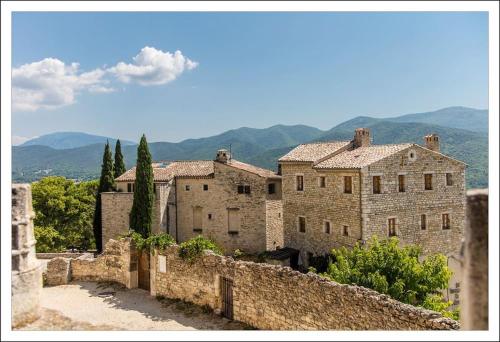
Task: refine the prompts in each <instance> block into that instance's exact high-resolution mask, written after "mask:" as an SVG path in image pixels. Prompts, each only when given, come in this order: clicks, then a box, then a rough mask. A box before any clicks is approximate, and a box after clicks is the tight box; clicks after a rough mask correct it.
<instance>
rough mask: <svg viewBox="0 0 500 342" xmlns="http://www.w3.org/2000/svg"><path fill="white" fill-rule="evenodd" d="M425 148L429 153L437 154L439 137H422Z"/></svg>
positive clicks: (432, 135) (431, 135) (434, 135)
mask: <svg viewBox="0 0 500 342" xmlns="http://www.w3.org/2000/svg"><path fill="white" fill-rule="evenodd" d="M424 141H425V147H426V148H428V149H429V150H431V151H435V152H439V137H438V135H437V134H435V133H433V134H429V135H426V136H425V137H424Z"/></svg>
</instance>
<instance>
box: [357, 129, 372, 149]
mask: <svg viewBox="0 0 500 342" xmlns="http://www.w3.org/2000/svg"><path fill="white" fill-rule="evenodd" d="M353 142H354V147H355V148H358V147H367V146H370V129H369V128H356V130H355V131H354V141H353Z"/></svg>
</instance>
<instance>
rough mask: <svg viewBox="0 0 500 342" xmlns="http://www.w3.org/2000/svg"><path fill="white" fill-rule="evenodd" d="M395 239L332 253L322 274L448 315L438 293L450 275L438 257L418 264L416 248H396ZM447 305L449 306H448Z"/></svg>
mask: <svg viewBox="0 0 500 342" xmlns="http://www.w3.org/2000/svg"><path fill="white" fill-rule="evenodd" d="M398 244H399V241H398V239H397V238H391V239H389V240H383V241H380V242H379V241H378V240H377V238H375V237H374V238H372V240H371V241H369V242H368V245H367V246H366V248H365V247H363V246H361V245H359V244H357V245H356V246H355V247H354V248H352V249H350V250H348V249H347V248H345V247H342V248H340V249H334V250H332V260H331V261H330V262H329V264H328V269H327V271H326V272H324V273H322V274H321V275H322V276H325V277H327V278H329V279H332V280H335V281H337V282H339V283H342V284H357V285H360V286H364V287H367V288H370V289H373V290H375V291H377V292H380V293H384V294H388V295H390V296H391V297H393V298H394V299H396V300H399V301H401V302H404V303H408V304H412V305H417V306H424V307H426V308H432V309H433V310H436V311H439V312H441V313H442V314H443V315H448V314H449V311H447V310H446V309H447V308H448V307H449V306H450V305H449V304H447V303H446V302H443V300H442V294H441V293H440V290H442V289H445V288H447V286H448V281H449V279H450V277H451V274H452V272H451V271H450V270H449V268H448V267H447V262H446V257H445V256H444V255H442V254H435V255H430V256H428V257H427V258H425V259H423V260H422V261H420V260H419V259H420V258H419V257H420V254H421V250H420V248H419V247H418V246H414V245H409V246H405V247H399V246H398ZM450 304H451V303H450Z"/></svg>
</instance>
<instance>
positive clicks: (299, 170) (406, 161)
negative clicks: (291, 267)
mask: <svg viewBox="0 0 500 342" xmlns="http://www.w3.org/2000/svg"><path fill="white" fill-rule="evenodd" d="M370 140H371V139H370V131H369V129H367V128H358V129H356V131H355V135H354V138H353V140H352V141H335V142H320V143H311V144H303V145H299V146H298V147H296V148H295V149H293V150H292V151H290V152H289V153H288V154H286V155H285V156H283V157H281V158H280V159H279V170H280V171H279V173H280V174H281V176H282V187H283V213H284V214H283V215H284V216H283V226H284V232H285V246H287V247H291V248H295V249H298V250H300V258H299V261H298V262H299V263H303V264H304V265H306V266H307V265H308V260H309V258H310V257H312V256H316V255H324V254H325V253H328V252H329V251H330V250H331V249H332V248H337V247H340V246H353V245H354V244H356V242H360V243H365V242H366V241H368V240H369V239H370V238H371V237H372V236H374V235H376V236H378V237H379V238H387V237H390V236H397V237H398V238H399V240H400V241H401V243H402V244H409V243H411V244H418V245H420V246H421V247H422V248H423V252H424V254H429V253H435V252H439V253H443V254H445V255H447V256H448V257H451V258H453V257H454V256H456V254H457V253H458V252H459V249H460V243H461V238H462V235H463V229H464V224H465V168H466V165H465V164H464V163H463V162H461V161H458V160H455V159H453V158H450V157H448V156H446V155H444V154H442V153H440V152H439V137H438V136H436V135H434V134H433V135H429V136H426V137H424V140H425V146H419V145H417V144H413V143H408V144H395V145H372V144H371V142H370ZM451 258H449V260H452V259H451ZM450 262H451V261H450ZM456 286H458V284H453V287H456Z"/></svg>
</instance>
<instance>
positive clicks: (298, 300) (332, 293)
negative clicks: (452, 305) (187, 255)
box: [151, 246, 459, 330]
mask: <svg viewBox="0 0 500 342" xmlns="http://www.w3.org/2000/svg"><path fill="white" fill-rule="evenodd" d="M151 272H152V273H151V294H152V295H161V296H165V297H168V298H176V299H182V300H186V301H190V302H193V303H195V304H198V305H209V306H210V307H211V308H213V309H214V310H215V311H216V312H220V311H221V310H222V305H223V304H222V298H221V278H222V277H224V278H227V279H229V280H232V282H233V314H234V319H235V320H238V321H241V322H244V323H247V324H250V325H252V326H254V327H256V328H259V329H266V330H430V329H443V330H446V329H458V328H459V324H458V322H456V321H454V320H451V319H448V318H444V317H442V316H441V315H440V314H439V313H437V312H433V311H429V310H425V309H421V308H417V307H414V306H411V305H407V304H403V303H400V302H398V301H396V300H393V299H391V298H389V296H386V295H382V294H380V293H377V292H375V291H372V290H369V289H366V288H363V287H359V286H351V285H341V284H338V283H336V282H333V281H329V280H327V279H324V278H322V277H320V276H318V275H316V274H312V273H309V274H303V273H300V272H297V271H293V270H292V269H291V268H289V267H282V266H276V265H269V264H258V263H252V262H244V261H234V260H233V259H232V258H227V257H223V256H217V255H214V254H213V253H211V252H206V253H205V255H203V256H202V257H200V258H199V259H197V260H196V261H195V262H193V263H188V262H186V261H184V260H182V259H181V258H180V257H179V256H178V246H171V247H169V248H167V249H166V250H164V251H155V252H153V253H152V256H151Z"/></svg>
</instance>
